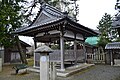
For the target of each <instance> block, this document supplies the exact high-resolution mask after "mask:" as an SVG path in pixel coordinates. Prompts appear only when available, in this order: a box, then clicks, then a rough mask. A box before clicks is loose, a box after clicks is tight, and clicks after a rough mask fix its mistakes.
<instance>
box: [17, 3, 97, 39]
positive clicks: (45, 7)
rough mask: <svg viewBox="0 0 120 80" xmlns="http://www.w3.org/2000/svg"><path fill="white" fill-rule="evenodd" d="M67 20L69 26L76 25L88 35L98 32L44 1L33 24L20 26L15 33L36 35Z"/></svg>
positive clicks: (76, 27)
mask: <svg viewBox="0 0 120 80" xmlns="http://www.w3.org/2000/svg"><path fill="white" fill-rule="evenodd" d="M65 22H67V23H69V26H68V27H70V26H74V28H75V29H77V30H79V31H81V32H85V33H87V34H88V35H97V34H98V33H96V32H95V31H93V30H92V29H89V28H87V27H85V26H83V25H81V24H79V23H76V22H75V20H74V18H72V17H70V16H68V15H67V14H66V13H63V12H61V11H59V10H58V9H56V8H54V7H52V6H50V5H49V4H46V3H43V4H42V5H41V8H40V11H39V13H38V15H37V17H36V18H35V19H34V21H33V22H32V24H31V25H29V26H27V27H22V28H18V29H17V30H16V32H15V33H16V34H20V35H24V36H32V37H34V35H35V34H37V33H38V32H40V31H44V30H46V29H49V28H50V29H52V28H53V27H55V26H59V25H61V24H64V23H65Z"/></svg>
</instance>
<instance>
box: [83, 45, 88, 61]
mask: <svg viewBox="0 0 120 80" xmlns="http://www.w3.org/2000/svg"><path fill="white" fill-rule="evenodd" d="M83 50H84V55H85V63H87V53H86V48H85V44H84V43H83Z"/></svg>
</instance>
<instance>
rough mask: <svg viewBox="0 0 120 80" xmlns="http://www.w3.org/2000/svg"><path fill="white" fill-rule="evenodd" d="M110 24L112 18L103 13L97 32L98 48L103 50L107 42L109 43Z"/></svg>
mask: <svg viewBox="0 0 120 80" xmlns="http://www.w3.org/2000/svg"><path fill="white" fill-rule="evenodd" d="M111 24H112V17H111V15H109V14H107V13H105V14H104V15H103V17H102V19H101V20H100V22H99V25H98V27H97V28H98V30H99V32H100V38H99V39H100V40H99V41H98V46H102V47H103V48H104V47H105V45H106V44H107V43H108V42H111V39H110V38H111V32H112V31H111V30H112V29H111V27H112V26H111Z"/></svg>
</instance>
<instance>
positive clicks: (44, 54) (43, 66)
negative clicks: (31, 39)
mask: <svg viewBox="0 0 120 80" xmlns="http://www.w3.org/2000/svg"><path fill="white" fill-rule="evenodd" d="M52 51H53V50H52V49H51V48H49V47H48V46H46V45H44V46H41V47H38V48H37V49H36V50H35V53H40V80H49V53H51V52H52Z"/></svg>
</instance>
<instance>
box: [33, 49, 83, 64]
mask: <svg viewBox="0 0 120 80" xmlns="http://www.w3.org/2000/svg"><path fill="white" fill-rule="evenodd" d="M75 53H76V54H75ZM49 56H50V61H52V62H61V53H60V50H54V51H53V53H50V55H49ZM84 58H85V55H84V53H83V50H82V49H81V50H77V51H76V52H74V50H65V54H64V61H75V60H77V61H80V60H83V59H84ZM39 59H40V54H39V53H35V66H39Z"/></svg>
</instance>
